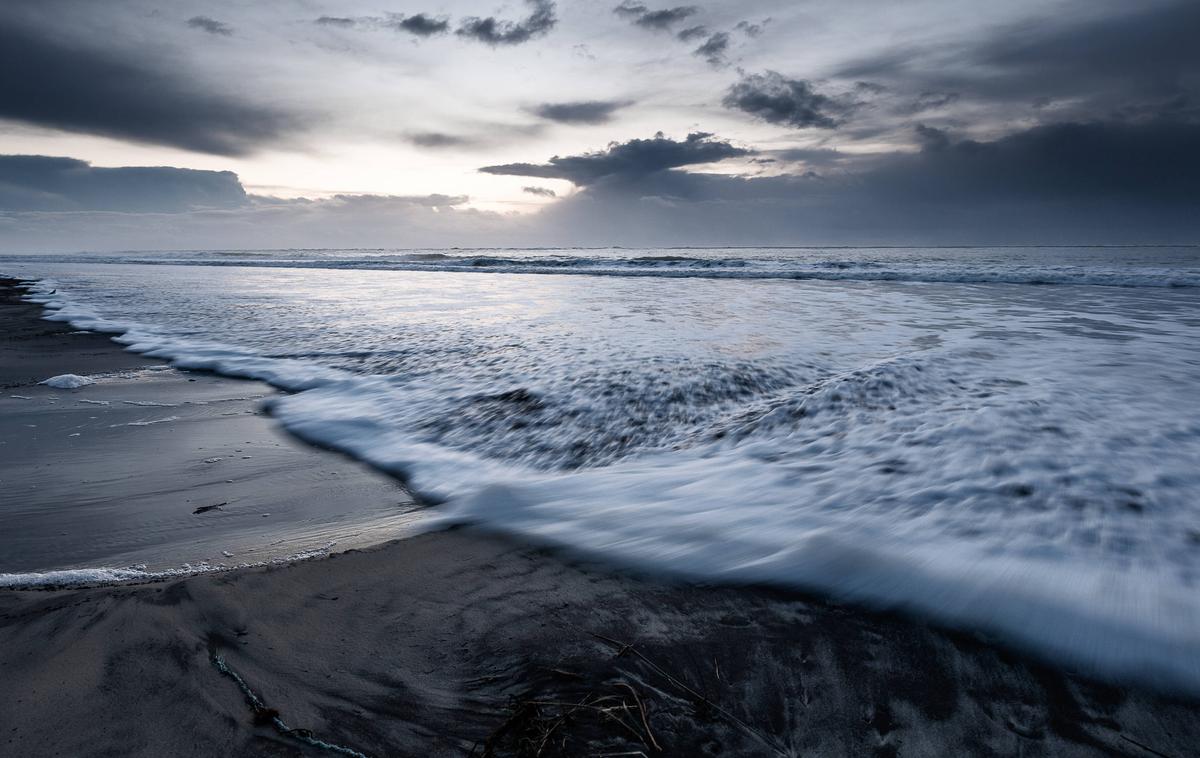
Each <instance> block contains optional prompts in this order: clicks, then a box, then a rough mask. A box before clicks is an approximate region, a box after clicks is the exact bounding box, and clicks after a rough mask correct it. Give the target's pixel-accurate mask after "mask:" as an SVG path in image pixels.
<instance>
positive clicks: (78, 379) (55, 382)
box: [38, 374, 96, 390]
mask: <svg viewBox="0 0 1200 758" xmlns="http://www.w3.org/2000/svg"><path fill="white" fill-rule="evenodd" d="M95 383H96V380H95V379H92V378H90V377H86V376H80V375H79V374H59V375H58V376H52V377H50V378H49V379H43V380H42V381H40V382H38V384H44V385H46V386H47V387H53V388H54V389H56V390H76V389H79V388H80V387H86V386H88V385H89V384H95Z"/></svg>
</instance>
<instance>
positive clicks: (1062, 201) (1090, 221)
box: [545, 122, 1200, 245]
mask: <svg viewBox="0 0 1200 758" xmlns="http://www.w3.org/2000/svg"><path fill="white" fill-rule="evenodd" d="M923 137H924V143H925V148H924V149H923V150H922V151H920V152H917V153H891V154H884V155H873V156H862V155H859V156H853V155H843V156H840V158H839V159H837V160H834V158H835V156H821V155H820V154H817V155H816V156H815V157H817V158H821V157H826V158H828V159H830V163H831V164H832V165H830V166H829V169H830V170H829V171H828V172H824V168H825V167H822V166H820V165H816V166H815V169H816V170H815V171H813V170H808V171H805V172H804V173H803V174H799V175H797V174H792V175H782V176H769V177H739V176H728V175H717V174H703V173H695V172H679V171H660V172H654V173H646V174H642V175H639V176H637V177H634V179H633V180H632V181H627V182H624V183H613V182H602V183H596V184H594V185H593V186H589V187H587V188H585V189H584V190H583V191H582V192H579V193H576V194H575V195H573V196H571V197H569V198H566V199H564V200H563V201H562V202H560V203H558V204H555V205H554V206H552V207H551V208H549V209H548V210H547V211H546V212H547V214H548V215H547V216H546V218H545V223H547V224H548V225H550V226H552V227H553V228H555V229H562V230H565V231H569V232H570V233H571V234H574V235H575V239H582V240H589V241H592V242H595V241H597V240H598V239H600V238H605V239H606V242H605V244H627V243H628V244H654V243H663V244H709V245H711V244H735V243H736V244H843V243H844V244H876V243H878V244H1037V243H1047V244H1116V243H1129V244H1135V243H1146V242H1167V243H1194V242H1195V240H1196V235H1197V233H1198V231H1200V224H1198V223H1197V221H1196V219H1195V198H1196V197H1200V124H1179V123H1174V124H1172V123H1160V122H1156V123H1142V124H1129V123H1098V122H1097V123H1061V124H1053V125H1047V126H1041V127H1036V128H1033V129H1029V130H1026V131H1023V132H1019V133H1016V134H1012V135H1010V136H1007V137H1004V138H1001V139H998V140H994V141H991V142H976V141H969V140H963V141H955V140H954V139H953V138H952V137H951V136H950V135H948V134H946V133H944V132H941V131H940V130H934V129H927V130H925V131H924V134H923ZM772 155H774V154H772ZM795 157H797V158H804V157H807V156H804V155H797V156H795ZM614 219H620V224H614V223H613V221H614ZM606 235H607V236H606ZM580 244H583V243H580Z"/></svg>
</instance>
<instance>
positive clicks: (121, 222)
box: [0, 195, 526, 252]
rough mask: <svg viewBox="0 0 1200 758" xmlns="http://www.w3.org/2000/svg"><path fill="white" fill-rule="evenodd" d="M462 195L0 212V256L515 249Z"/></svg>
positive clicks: (515, 226) (493, 217)
mask: <svg viewBox="0 0 1200 758" xmlns="http://www.w3.org/2000/svg"><path fill="white" fill-rule="evenodd" d="M467 200H468V198H467V197H466V196H465V195H418V196H396V195H337V196H335V197H331V198H326V199H319V200H310V199H304V198H300V199H281V198H269V197H257V196H253V195H252V196H250V197H249V199H248V202H246V203H245V204H242V205H239V206H237V207H230V208H220V209H206V210H194V211H189V212H177V213H176V212H173V213H161V212H141V211H130V210H120V211H119V212H113V211H109V210H72V211H66V212H63V211H55V210H47V211H22V210H0V229H2V230H3V232H2V233H0V249H5V250H21V251H24V252H38V251H77V250H81V249H87V250H164V249H178V248H209V249H212V248H266V247H270V248H278V247H336V246H352V247H377V246H379V245H385V244H386V245H392V246H395V245H402V246H407V247H443V246H445V245H446V244H447V240H454V241H455V242H456V243H457V244H461V245H465V246H480V245H498V244H499V245H504V244H515V242H516V240H515V239H514V234H515V233H517V232H519V231H521V230H522V229H523V228H524V225H525V223H526V222H525V221H524V219H523V218H514V217H512V216H511V215H507V214H505V215H501V214H497V213H490V212H487V211H479V210H474V209H470V208H463V207H462V205H463V204H464V203H466V202H467Z"/></svg>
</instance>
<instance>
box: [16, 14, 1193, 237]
mask: <svg viewBox="0 0 1200 758" xmlns="http://www.w3.org/2000/svg"><path fill="white" fill-rule="evenodd" d="M1196 29H1200V3H1197V2H1195V0H1183V1H1180V0H1144V1H1143V2H1138V3H1129V2H1124V1H1121V2H1116V1H1115V0H1057V1H1056V0H1050V1H1047V0H1040V1H1039V2H1031V1H1027V0H1011V1H1010V2H1005V3H994V2H974V1H966V0H959V1H958V2H949V1H948V0H911V1H910V2H905V3H896V2H892V1H884V0H859V1H858V2H852V3H850V2H835V1H834V0H800V1H798V2H776V1H773V0H747V1H743V2H695V3H693V4H681V5H674V4H670V3H667V4H655V3H651V2H642V1H641V0H624V1H623V2H620V3H617V2H613V1H612V0H608V1H607V2H594V1H589V2H583V1H573V0H558V1H557V2H552V1H551V0H510V1H509V2H503V3H495V2H492V0H454V1H452V2H439V1H438V0H419V1H418V2H386V0H381V1H380V2H375V1H369V2H357V1H354V2H337V3H334V2H319V1H318V0H278V1H271V0H263V1H262V2H256V3H242V2H233V1H232V0H230V1H225V0H196V2H170V3H162V2H144V1H143V0H106V2H103V3H97V2H91V1H90V0H7V1H6V2H5V3H3V4H2V5H0V251H6V252H52V251H82V250H97V251H104V250H139V249H159V250H161V249H196V248H234V249H241V248H293V247H308V248H317V247H383V248H391V247H395V248H405V247H418V248H423V247H435V248H440V247H453V246H460V247H505V246H608V245H621V246H675V245H680V246H685V245H715V246H721V245H826V244H867V245H878V244H894V245H910V244H917V245H923V244H1136V243H1198V242H1200V220H1198V218H1197V217H1198V216H1200V213H1198V212H1197V206H1198V205H1200V203H1198V202H1197V201H1198V200H1200V45H1197V44H1196V43H1195V40H1194V33H1195V30H1196Z"/></svg>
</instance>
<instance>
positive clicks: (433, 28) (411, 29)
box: [384, 13, 450, 37]
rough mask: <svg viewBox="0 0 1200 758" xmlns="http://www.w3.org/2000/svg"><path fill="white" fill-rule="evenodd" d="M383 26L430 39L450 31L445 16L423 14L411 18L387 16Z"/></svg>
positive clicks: (448, 21)
mask: <svg viewBox="0 0 1200 758" xmlns="http://www.w3.org/2000/svg"><path fill="white" fill-rule="evenodd" d="M384 25H385V26H387V27H389V28H392V29H399V30H402V31H406V32H408V33H409V34H415V35H417V36H418V37H432V36H434V35H437V34H445V33H446V32H447V31H449V30H450V20H449V19H448V18H446V17H445V16H441V17H434V16H428V15H426V14H424V13H416V14H414V15H412V16H404V15H394V16H389V17H388V19H387V21H385V22H384Z"/></svg>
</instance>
